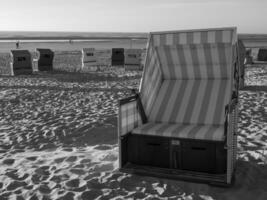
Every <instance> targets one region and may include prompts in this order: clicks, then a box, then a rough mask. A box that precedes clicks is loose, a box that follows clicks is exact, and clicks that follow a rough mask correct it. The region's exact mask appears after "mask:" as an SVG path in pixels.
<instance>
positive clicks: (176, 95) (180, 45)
mask: <svg viewBox="0 0 267 200" xmlns="http://www.w3.org/2000/svg"><path fill="white" fill-rule="evenodd" d="M236 41H237V38H236V29H235V28H225V29H209V30H194V31H181V32H175V31H174V32H160V33H152V34H151V35H150V39H149V46H148V52H147V58H146V65H145V69H144V74H143V77H142V83H141V88H140V95H141V101H142V104H143V107H144V111H145V114H146V116H147V119H148V123H146V124H144V125H142V126H138V127H137V128H135V129H134V130H133V134H142V135H144V134H145V135H159V136H166V137H178V138H188V139H203V140H216V141H223V140H224V122H225V107H226V106H227V105H228V104H229V102H230V101H231V96H232V93H233V91H234V84H233V75H234V67H233V63H234V59H235V53H236V52H235V50H236V49H235V44H236Z"/></svg>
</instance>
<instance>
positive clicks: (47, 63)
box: [36, 48, 54, 71]
mask: <svg viewBox="0 0 267 200" xmlns="http://www.w3.org/2000/svg"><path fill="white" fill-rule="evenodd" d="M36 52H37V55H38V56H37V57H38V71H53V60H54V52H53V51H52V50H51V49H40V48H37V49H36Z"/></svg>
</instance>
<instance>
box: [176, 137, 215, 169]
mask: <svg viewBox="0 0 267 200" xmlns="http://www.w3.org/2000/svg"><path fill="white" fill-rule="evenodd" d="M181 154H182V155H181V157H182V161H181V168H182V169H183V170H189V171H198V172H207V173H215V171H216V169H215V168H216V144H215V143H209V142H202V141H183V143H182V153H181Z"/></svg>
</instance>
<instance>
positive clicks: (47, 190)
mask: <svg viewBox="0 0 267 200" xmlns="http://www.w3.org/2000/svg"><path fill="white" fill-rule="evenodd" d="M39 191H40V192H41V193H42V194H50V193H51V189H50V188H49V187H48V186H47V185H40V186H39Z"/></svg>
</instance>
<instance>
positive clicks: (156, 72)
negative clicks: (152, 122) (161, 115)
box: [141, 47, 162, 113]
mask: <svg viewBox="0 0 267 200" xmlns="http://www.w3.org/2000/svg"><path fill="white" fill-rule="evenodd" d="M147 57H149V59H147V61H146V65H147V66H146V67H145V69H144V70H145V72H144V75H143V80H142V86H143V87H142V88H141V99H142V103H143V107H144V110H145V112H146V113H149V112H150V110H151V108H152V105H153V103H154V101H155V99H156V96H157V94H158V91H159V88H160V86H161V83H162V72H161V69H160V63H159V59H158V57H157V55H156V52H155V51H153V50H152V48H151V47H150V48H149V49H148V52H147Z"/></svg>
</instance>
